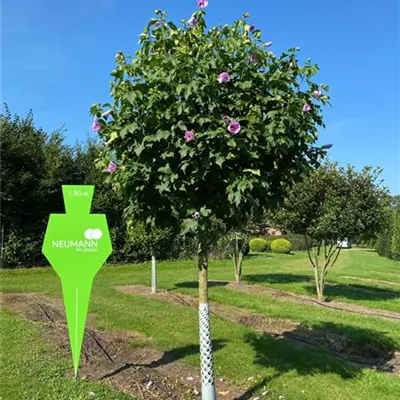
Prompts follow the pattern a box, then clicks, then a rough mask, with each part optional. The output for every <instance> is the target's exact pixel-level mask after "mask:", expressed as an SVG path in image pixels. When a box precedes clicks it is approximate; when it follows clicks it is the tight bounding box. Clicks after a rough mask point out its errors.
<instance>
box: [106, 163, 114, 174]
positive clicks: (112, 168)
mask: <svg viewBox="0 0 400 400" xmlns="http://www.w3.org/2000/svg"><path fill="white" fill-rule="evenodd" d="M116 170H117V164H115V163H114V162H110V164H108V167H107V168H106V169H105V170H103V172H105V173H107V174H112V173H113V172H115V171H116Z"/></svg>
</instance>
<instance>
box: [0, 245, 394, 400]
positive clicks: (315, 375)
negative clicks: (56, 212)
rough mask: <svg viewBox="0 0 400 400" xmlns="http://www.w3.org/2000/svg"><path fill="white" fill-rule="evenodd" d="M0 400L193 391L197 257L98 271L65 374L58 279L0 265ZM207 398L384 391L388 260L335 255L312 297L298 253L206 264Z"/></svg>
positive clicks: (390, 343)
mask: <svg viewBox="0 0 400 400" xmlns="http://www.w3.org/2000/svg"><path fill="white" fill-rule="evenodd" d="M0 277H1V292H2V293H1V350H2V351H1V366H0V373H1V388H0V399H2V400H16V399H29V400H36V399H37V400H39V399H40V400H50V399H52V400H53V399H54V400H56V399H57V400H62V399H65V400H67V399H68V400H69V399H74V400H75V399H82V400H86V399H93V400H95V399H105V400H107V399H110V400H113V399H121V400H125V399H199V398H200V396H199V391H200V386H201V385H200V379H199V354H198V313H197V302H196V299H197V291H198V284H197V266H196V262H195V261H174V262H159V263H158V293H157V294H153V295H152V294H151V292H150V263H146V264H138V265H124V266H106V267H104V268H102V269H101V271H100V272H99V274H98V275H97V277H96V278H95V281H94V284H93V294H92V299H91V303H90V306H89V317H88V322H87V332H86V336H85V343H84V346H83V349H82V357H81V368H80V371H79V375H78V379H77V381H74V379H73V371H72V360H71V355H70V352H69V347H68V346H69V343H68V335H67V331H66V326H65V317H64V309H63V303H62V300H61V299H62V296H61V287H60V283H59V279H58V277H57V275H56V274H55V272H54V271H53V270H52V269H50V268H34V269H19V270H1V271H0ZM209 280H210V288H209V296H210V301H211V312H212V316H211V328H212V336H213V347H214V362H215V374H216V386H217V394H218V398H219V399H242V400H244V399H255V398H257V397H259V398H260V399H264V398H265V399H275V400H278V399H280V400H283V399H286V400H322V399H324V400H330V399H332V400H344V399H346V400H347V399H350V398H351V399H357V400H376V399H382V400H391V399H393V400H395V399H396V400H397V399H398V398H399V397H400V329H399V328H400V263H399V262H395V261H391V260H388V259H385V258H381V257H379V256H378V255H377V254H376V253H375V252H373V251H371V250H367V249H351V250H344V251H343V252H342V254H341V256H340V257H339V260H338V263H337V265H336V266H335V267H334V268H333V269H332V270H331V271H330V272H329V274H328V279H327V287H326V291H325V294H326V297H327V301H325V302H323V303H318V302H316V296H315V290H314V286H313V282H312V270H311V268H310V266H309V264H308V258H307V254H306V253H304V252H298V253H295V254H290V255H275V254H271V253H265V254H261V253H260V254H250V255H249V256H248V257H246V258H245V260H244V265H243V280H242V282H241V283H240V284H237V283H235V282H234V270H233V265H232V263H231V261H229V260H222V261H213V260H211V261H210V270H209Z"/></svg>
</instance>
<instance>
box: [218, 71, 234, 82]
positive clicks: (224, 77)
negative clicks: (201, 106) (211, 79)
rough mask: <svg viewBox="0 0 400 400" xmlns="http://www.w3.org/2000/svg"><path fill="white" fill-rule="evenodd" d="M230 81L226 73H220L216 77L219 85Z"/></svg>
mask: <svg viewBox="0 0 400 400" xmlns="http://www.w3.org/2000/svg"><path fill="white" fill-rule="evenodd" d="M230 80H231V77H230V76H229V74H228V73H227V72H221V73H220V74H219V75H218V82H219V83H227V82H229V81H230Z"/></svg>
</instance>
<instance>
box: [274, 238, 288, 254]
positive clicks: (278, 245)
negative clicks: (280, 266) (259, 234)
mask: <svg viewBox="0 0 400 400" xmlns="http://www.w3.org/2000/svg"><path fill="white" fill-rule="evenodd" d="M271 250H272V252H273V253H277V254H289V253H290V252H291V251H292V243H290V242H289V240H287V239H275V240H274V241H273V242H272V243H271Z"/></svg>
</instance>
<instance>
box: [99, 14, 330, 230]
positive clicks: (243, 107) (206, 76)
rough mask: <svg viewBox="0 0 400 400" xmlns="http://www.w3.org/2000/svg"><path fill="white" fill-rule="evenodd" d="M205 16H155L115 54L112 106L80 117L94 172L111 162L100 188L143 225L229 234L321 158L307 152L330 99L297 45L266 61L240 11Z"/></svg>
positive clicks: (267, 54) (265, 50)
mask: <svg viewBox="0 0 400 400" xmlns="http://www.w3.org/2000/svg"><path fill="white" fill-rule="evenodd" d="M204 15H205V13H204V10H199V11H196V12H195V13H194V14H193V16H192V18H191V20H190V21H189V22H185V21H183V27H182V28H178V27H177V26H176V25H175V24H174V23H173V22H171V21H167V20H166V16H167V14H166V13H165V12H162V11H160V10H156V18H153V19H151V20H150V22H149V23H148V25H147V27H146V28H145V29H144V31H143V33H142V34H141V35H140V43H141V48H140V49H139V50H138V51H137V52H136V54H135V56H129V55H125V54H123V53H122V52H119V53H117V55H116V63H117V65H116V68H115V69H114V70H113V71H112V73H111V75H112V76H113V78H114V81H113V82H112V84H111V96H112V98H113V101H114V102H113V103H112V104H109V103H107V104H103V105H100V104H95V105H94V106H93V107H92V108H91V112H92V114H93V115H94V116H95V121H94V124H93V128H94V130H96V131H98V132H99V134H100V137H101V138H102V140H103V142H104V143H105V145H106V148H105V151H104V152H103V156H102V157H101V160H100V161H99V165H100V167H101V168H106V167H107V165H108V164H109V162H110V161H112V162H113V163H115V164H116V166H117V170H116V171H115V172H114V173H112V174H110V180H111V182H113V184H114V187H116V188H117V189H119V190H120V191H121V192H122V193H123V194H124V195H125V199H126V201H127V203H128V204H129V205H128V207H127V211H128V213H130V214H131V215H139V216H140V217H141V218H142V219H143V220H146V221H147V222H155V221H156V220H157V221H158V222H157V223H158V224H160V223H161V224H169V223H170V221H171V220H172V219H175V220H176V219H179V220H182V219H185V218H186V225H189V228H190V227H194V226H197V223H199V225H200V226H201V225H202V224H207V217H208V216H209V215H213V216H214V217H216V218H218V219H220V220H223V221H224V223H225V224H227V226H228V227H230V226H237V225H240V224H242V223H243V221H245V220H246V219H247V217H248V216H249V215H250V214H251V212H254V213H259V214H261V213H262V210H263V209H264V208H266V207H269V206H271V205H274V204H276V202H277V201H278V200H279V199H280V198H281V196H282V188H283V187H284V186H285V185H286V184H288V183H290V182H292V181H293V180H296V179H298V177H299V176H300V175H301V174H304V173H305V172H307V171H308V170H309V169H310V168H313V167H316V166H318V165H319V159H320V157H321V156H323V155H324V154H325V149H324V148H319V149H317V148H315V147H313V144H314V143H315V142H316V140H317V138H318V127H319V126H324V124H323V118H322V111H321V108H322V106H323V105H324V104H327V103H328V100H329V98H328V96H327V94H326V92H327V90H328V87H327V86H326V85H324V84H320V85H318V84H317V83H314V82H313V81H311V78H312V76H313V75H315V74H316V73H317V71H318V66H317V65H315V64H312V63H311V61H310V60H308V61H307V62H306V63H305V65H300V63H299V61H298V59H297V52H298V50H299V49H298V48H291V49H289V50H288V51H287V52H284V53H283V54H282V55H280V56H276V55H274V54H273V52H271V51H270V49H269V46H270V45H271V43H264V42H262V40H261V31H260V30H258V29H256V28H251V27H250V26H249V25H248V24H247V22H246V19H247V18H248V17H249V15H248V14H245V15H244V16H243V18H242V19H240V20H239V21H237V22H235V23H233V24H232V25H231V26H229V25H223V26H217V27H213V28H211V29H208V30H207V28H206V23H205V19H204ZM191 216H193V217H194V218H193V219H191V218H190V217H191Z"/></svg>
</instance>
